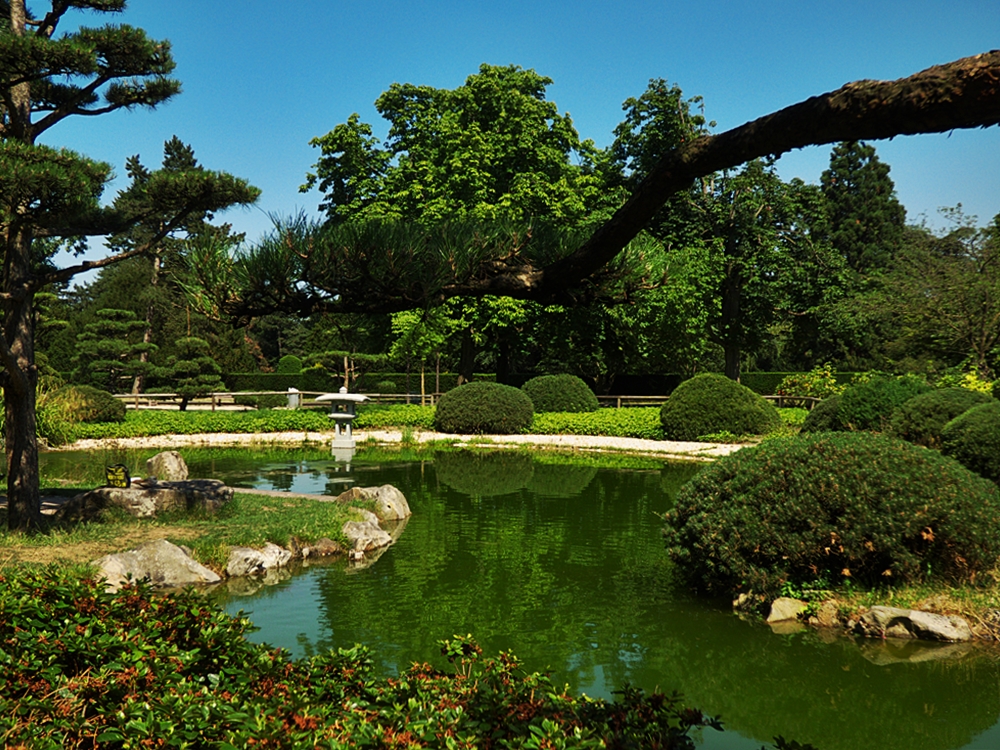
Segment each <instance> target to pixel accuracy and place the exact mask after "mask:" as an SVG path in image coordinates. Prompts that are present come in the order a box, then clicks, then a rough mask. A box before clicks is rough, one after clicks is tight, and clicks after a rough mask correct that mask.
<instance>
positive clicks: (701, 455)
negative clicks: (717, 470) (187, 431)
mask: <svg viewBox="0 0 1000 750" xmlns="http://www.w3.org/2000/svg"><path fill="white" fill-rule="evenodd" d="M331 439H332V435H331V433H329V432H269V433H259V434H235V433H202V434H198V435H158V436H156V437H143V438H117V439H111V440H78V441H76V442H75V443H72V444H71V445H67V446H63V447H62V448H59V449H57V450H95V449H99V448H104V447H107V446H108V445H114V446H115V447H118V448H163V449H174V448H184V447H192V446H193V447H206V446H226V445H244V446H255V445H260V446H266V445H289V444H302V443H327V442H329V441H330V440H331ZM354 439H355V441H356V442H357V443H358V444H360V443H362V442H364V441H367V440H374V441H375V442H377V443H389V444H392V443H399V442H401V441H402V439H403V434H402V432H400V431H399V430H369V431H357V432H355V433H354ZM410 439H412V440H413V441H415V442H418V443H428V442H435V441H440V442H449V443H457V444H460V445H469V446H481V447H491V446H493V447H506V446H516V445H537V446H544V447H548V448H554V449H562V450H586V451H624V452H629V453H648V454H651V455H658V456H665V457H668V458H683V459H696V460H711V459H713V458H718V457H719V456H725V455H727V454H729V453H733V452H734V451H737V450H739V449H740V448H742V447H743V445H741V444H733V443H694V442H691V443H681V442H675V441H671V440H641V439H639V438H621V437H605V436H600V435H448V434H445V433H441V432H418V431H414V432H413V433H412V434H411V435H410Z"/></svg>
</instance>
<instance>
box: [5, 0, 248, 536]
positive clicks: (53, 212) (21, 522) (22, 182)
mask: <svg viewBox="0 0 1000 750" xmlns="http://www.w3.org/2000/svg"><path fill="white" fill-rule="evenodd" d="M124 9H125V2H124V0H70V1H69V2H66V1H64V0H53V2H51V3H50V4H48V5H47V6H45V10H44V11H43V12H41V13H37V14H36V13H34V12H32V10H31V8H29V7H28V5H27V3H26V2H25V0H9V1H8V2H4V3H3V4H0V11H2V12H3V14H4V18H3V20H2V22H0V232H2V240H3V253H4V259H3V260H4V262H3V279H2V289H0V294H2V297H0V302H2V305H3V335H2V336H0V360H2V363H3V368H4V377H3V392H4V410H5V425H4V442H5V450H6V458H7V497H8V513H7V518H8V525H9V527H10V528H12V529H19V530H23V529H30V528H32V527H34V526H36V525H37V524H38V521H39V513H40V506H39V495H38V443H37V437H36V434H35V426H36V425H35V389H36V384H37V368H36V366H35V343H34V333H35V322H36V320H35V312H34V297H35V294H36V293H37V292H38V291H39V290H40V289H42V288H43V287H44V286H46V285H47V284H52V283H55V282H63V281H66V280H67V279H70V278H72V277H73V276H74V275H75V274H77V273H79V272H81V271H84V270H88V269H91V268H100V267H103V266H105V265H109V264H111V263H114V262H116V261H119V260H123V259H125V258H128V257H135V256H139V255H141V254H143V253H145V252H146V251H147V250H148V249H149V247H150V246H152V245H154V244H155V243H157V242H159V241H160V240H161V239H162V238H163V237H165V236H167V235H168V234H169V233H170V232H171V231H173V230H174V229H175V228H176V227H177V226H180V225H181V224H182V223H183V221H184V220H185V218H186V217H187V216H188V215H190V214H191V213H196V212H199V211H215V210H221V209H222V208H224V207H226V206H229V205H233V204H234V203H248V202H252V201H253V200H255V199H256V197H257V194H258V191H257V190H256V189H254V188H252V187H250V186H249V185H247V184H246V183H245V182H244V181H242V180H238V179H236V178H234V177H232V176H230V175H227V174H225V173H218V172H209V171H208V170H204V169H198V170H191V171H185V172H184V173H183V177H181V175H171V174H165V173H163V172H162V170H161V171H159V172H157V173H153V174H151V175H150V177H149V180H148V181H147V182H146V184H145V185H144V188H143V191H142V199H141V200H139V199H138V196H136V200H135V201H133V203H132V206H131V207H130V208H129V209H128V210H127V211H115V210H109V209H106V208H102V207H101V206H100V204H99V199H100V196H101V193H102V190H103V188H104V185H105V182H106V181H107V179H108V177H109V175H110V171H111V170H110V167H109V166H108V165H107V164H103V163H98V162H94V161H91V160H89V159H86V158H85V157H82V156H79V155H77V154H74V153H72V152H70V151H66V150H60V149H54V148H51V147H48V146H43V145H40V144H38V143H37V140H38V138H39V136H41V135H42V134H43V133H45V132H47V131H48V130H50V129H51V128H52V127H54V126H55V125H57V124H58V123H60V122H62V121H63V120H65V119H66V118H68V117H73V116H85V117H93V116H95V115H104V114H108V113H111V112H115V111H117V110H120V109H132V108H135V107H155V106H157V105H158V104H160V103H162V102H164V101H166V100H167V99H169V98H170V97H172V96H174V95H175V94H177V93H178V92H179V91H180V84H179V83H178V82H177V81H176V80H175V79H173V78H171V77H170V73H171V72H172V71H173V69H174V61H173V58H172V57H171V54H170V45H169V43H167V42H165V41H157V40H153V39H150V38H148V37H147V36H146V34H145V32H143V31H142V30H141V29H136V28H133V27H131V26H127V25H114V24H108V25H105V26H103V27H100V28H80V29H78V30H77V31H73V32H69V33H63V34H59V33H57V29H58V27H59V25H60V24H61V23H62V21H63V20H64V18H65V16H66V14H67V13H69V12H71V11H78V10H87V11H92V12H94V13H98V14H108V13H110V14H114V13H119V12H121V11H123V10H124ZM179 178H180V179H179ZM152 214H159V215H161V216H163V217H164V219H165V220H164V222H163V226H162V228H161V230H160V231H158V232H156V233H155V234H154V235H152V236H150V237H149V239H148V241H147V242H145V243H142V244H138V245H136V246H134V247H132V248H131V249H130V250H128V251H125V252H121V253H116V254H113V255H110V256H108V257H105V258H103V259H101V260H98V261H87V262H83V263H80V264H78V265H75V266H70V267H67V268H62V269H51V268H49V269H46V270H42V265H41V264H40V263H39V260H40V259H39V254H40V253H41V252H42V249H41V248H42V247H44V248H45V249H46V250H48V249H50V248H51V245H50V244H47V243H43V244H42V245H39V244H36V240H38V239H46V238H61V237H67V238H80V237H84V236H90V235H115V234H117V233H119V232H122V231H126V230H127V229H128V228H129V227H131V226H133V225H135V224H136V223H138V222H140V221H141V220H142V219H143V218H144V216H148V215H152Z"/></svg>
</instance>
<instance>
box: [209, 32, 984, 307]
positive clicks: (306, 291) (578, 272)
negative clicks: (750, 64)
mask: <svg viewBox="0 0 1000 750" xmlns="http://www.w3.org/2000/svg"><path fill="white" fill-rule="evenodd" d="M998 94H1000V52H989V53H985V54H982V55H977V56H974V57H969V58H964V59H961V60H957V61H955V62H952V63H948V64H945V65H939V66H934V67H932V68H928V69H927V70H924V71H922V72H920V73H916V74H914V75H912V76H910V77H908V78H903V79H899V80H896V81H857V82H855V83H850V84H847V85H845V86H843V87H841V88H840V89H837V90H836V91H832V92H829V93H827V94H823V95H820V96H815V97H812V98H810V99H808V100H806V101H803V102H800V103H798V104H794V105H792V106H790V107H786V108H785V109H782V110H780V111H778V112H775V113H773V114H770V115H767V116H765V117H762V118H760V119H758V120H754V121H753V122H749V123H747V124H745V125H742V126H740V127H738V128H734V129H732V130H729V131H726V132H724V133H720V134H718V135H700V136H698V137H696V138H693V139H692V140H690V141H686V142H684V143H683V144H681V145H679V146H678V147H677V148H675V149H673V150H671V151H670V152H668V153H667V154H665V155H664V156H662V157H661V158H660V160H659V161H658V162H657V164H656V166H654V167H653V168H652V169H651V170H650V171H649V173H648V175H646V177H645V178H644V179H643V180H642V181H641V182H640V183H639V184H638V185H637V186H636V187H635V188H634V190H632V192H631V195H630V197H629V198H628V200H627V201H626V202H625V203H624V204H623V205H622V206H621V207H620V208H618V209H617V210H616V211H615V213H614V214H613V215H612V216H611V217H610V218H609V219H607V220H606V221H603V223H601V224H600V226H599V227H597V229H596V230H593V231H582V232H581V231H580V230H579V229H577V230H566V229H565V227H560V228H558V229H554V230H550V229H547V228H546V227H544V226H542V225H541V223H540V222H539V223H533V224H531V225H530V227H529V226H524V225H522V226H520V227H513V226H510V225H506V226H504V225H500V224H495V223H494V224H491V225H489V226H486V225H484V224H482V223H478V224H476V225H473V226H469V225H463V227H462V228H460V229H459V228H457V227H456V225H455V224H454V223H453V222H449V223H441V224H439V225H437V226H433V227H429V228H427V229H424V228H421V227H413V226H412V225H408V224H401V223H399V222H392V221H387V220H382V221H367V222H364V223H355V222H345V223H341V224H338V225H335V226H330V225H325V226H309V225H307V224H306V223H305V222H292V223H290V224H288V225H286V226H283V227H279V229H278V230H276V231H275V233H274V234H273V235H272V236H271V237H269V238H267V239H265V240H264V241H262V242H261V243H260V244H259V245H258V246H257V247H256V248H254V250H253V252H250V253H247V254H241V255H237V256H236V257H232V256H229V255H225V256H222V255H218V254H217V255H214V256H208V255H206V256H202V257H200V258H199V259H198V261H199V266H200V275H201V283H202V287H203V289H204V290H205V293H206V298H205V299H206V302H208V303H210V305H211V306H213V307H214V309H216V310H217V311H220V312H224V313H226V314H230V315H234V316H236V317H237V318H247V317H251V316H253V315H258V314H264V313H267V312H271V311H274V310H277V309H294V310H297V311H300V312H302V313H311V312H319V311H351V310H356V311H372V310H400V309H406V308H409V307H414V306H419V305H426V304H428V303H434V302H437V301H441V300H443V299H445V298H448V297H453V296H482V295H487V294H497V295H507V296H511V297H517V298H521V299H532V300H536V301H542V302H569V303H573V302H578V301H580V300H581V299H583V298H585V297H586V295H587V293H588V290H591V289H592V284H593V281H594V279H595V277H597V276H599V275H600V274H601V273H606V272H607V269H608V265H609V264H610V263H612V261H614V260H615V259H616V258H617V257H618V256H619V254H620V253H621V252H622V251H623V249H625V248H626V247H627V246H629V243H631V242H632V241H633V240H634V239H635V238H636V237H637V235H639V233H640V232H641V230H642V228H643V227H645V226H646V225H647V224H648V222H649V220H650V219H651V218H652V217H653V216H654V215H655V214H656V212H657V211H658V210H659V208H660V207H661V206H662V205H663V204H664V202H665V201H666V200H667V199H668V198H669V197H670V196H671V195H673V194H675V193H677V192H678V191H681V190H686V189H687V188H688V187H689V186H690V185H691V183H692V181H693V180H695V179H697V178H698V177H700V176H703V175H706V174H710V173H712V172H717V171H721V170H723V169H728V168H734V167H737V166H739V165H740V164H743V163H745V162H748V161H750V160H752V159H755V158H760V157H766V156H777V155H780V154H782V153H784V152H786V151H789V150H791V149H794V148H801V147H803V146H808V145H818V144H825V143H836V142H841V141H861V140H876V139H880V138H889V137H892V136H896V135H909V134H916V133H938V132H945V131H948V130H952V129H955V128H966V127H983V126H988V125H995V124H997V122H998V121H1000V95H998ZM407 101H408V100H407ZM421 101H423V100H421ZM407 111H408V112H409V114H410V117H411V119H410V120H407V121H406V122H408V123H409V122H412V121H413V120H412V118H413V117H419V115H420V114H421V113H422V112H423V110H422V109H421V108H420V107H419V106H415V107H414V108H413V109H412V110H407ZM405 132H406V131H405V130H402V131H400V133H398V134H397V136H401V135H402V134H404V133H405ZM394 137H396V136H394ZM372 149H374V146H372V145H371V144H369V150H372ZM337 153H339V152H337ZM372 173H373V174H375V171H373V172H372ZM404 267H405V268H406V269H407V272H406V273H403V272H402V270H401V269H402V268H404ZM415 277H419V280H418V279H415ZM209 295H210V296H211V298H210V299H209Z"/></svg>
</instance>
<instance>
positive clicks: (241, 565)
mask: <svg viewBox="0 0 1000 750" xmlns="http://www.w3.org/2000/svg"><path fill="white" fill-rule="evenodd" d="M291 559H292V553H291V552H289V551H288V550H287V549H282V548H281V547H279V546H278V545H276V544H272V543H271V542H268V543H267V544H265V545H264V548H263V549H253V548H252V547H233V548H232V549H231V550H230V551H229V561H228V562H227V563H226V573H227V574H229V575H230V576H257V575H265V574H266V573H267V572H268V571H269V570H272V569H274V568H281V567H284V566H285V565H287V564H288V562H289V560H291Z"/></svg>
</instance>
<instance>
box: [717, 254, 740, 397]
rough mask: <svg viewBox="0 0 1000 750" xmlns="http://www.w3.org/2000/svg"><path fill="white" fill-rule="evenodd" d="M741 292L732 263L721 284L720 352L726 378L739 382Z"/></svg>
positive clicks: (738, 275) (738, 278)
mask: <svg viewBox="0 0 1000 750" xmlns="http://www.w3.org/2000/svg"><path fill="white" fill-rule="evenodd" d="M742 291H743V283H742V279H741V274H740V269H739V267H738V266H737V265H736V264H735V263H732V264H731V265H730V267H729V268H728V269H727V271H726V278H725V280H724V281H723V283H722V320H721V321H720V325H719V329H720V331H719V332H720V333H721V334H722V336H721V338H722V350H723V352H724V353H725V357H726V373H725V374H726V377H727V378H729V379H730V380H734V381H736V382H737V383H739V382H740V355H741V354H742V338H743V319H742V311H741V309H740V301H741V300H740V297H741V294H742Z"/></svg>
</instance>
